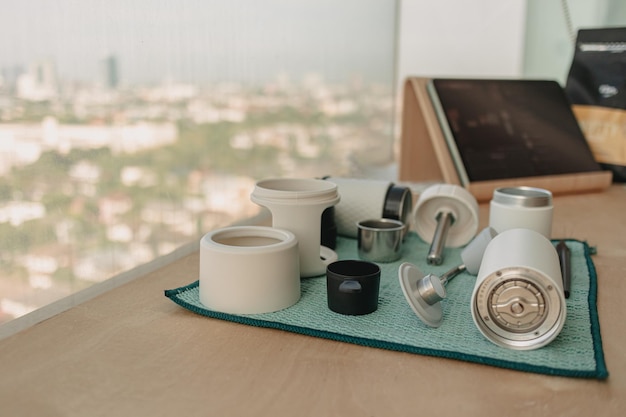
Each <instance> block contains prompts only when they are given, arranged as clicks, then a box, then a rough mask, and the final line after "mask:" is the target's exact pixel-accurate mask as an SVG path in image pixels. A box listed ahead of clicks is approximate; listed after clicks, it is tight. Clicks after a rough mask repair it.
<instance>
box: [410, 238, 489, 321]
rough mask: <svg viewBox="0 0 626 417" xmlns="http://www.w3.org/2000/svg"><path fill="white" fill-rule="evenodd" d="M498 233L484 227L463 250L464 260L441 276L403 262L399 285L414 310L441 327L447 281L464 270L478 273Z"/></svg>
mask: <svg viewBox="0 0 626 417" xmlns="http://www.w3.org/2000/svg"><path fill="white" fill-rule="evenodd" d="M495 236H496V232H495V230H494V229H492V228H490V227H487V228H485V229H483V230H482V231H481V232H480V233H479V234H478V235H476V237H475V238H474V239H472V241H471V242H470V243H469V244H468V245H467V246H466V247H465V248H464V249H463V251H462V252H461V260H462V261H463V263H462V264H461V265H459V266H456V267H454V268H452V269H450V270H449V271H447V272H446V273H444V274H443V275H441V276H440V277H439V276H437V275H435V274H427V275H425V274H424V273H422V271H420V270H419V268H417V267H416V266H415V265H413V264H411V263H409V262H404V263H403V264H402V265H400V268H399V269H398V278H399V280H400V286H401V287H402V292H403V293H404V297H405V298H406V301H407V302H408V303H409V306H411V309H412V310H413V312H414V313H415V314H416V315H417V317H419V318H420V320H422V321H423V322H424V324H426V325H427V326H430V327H439V326H440V325H441V321H442V318H443V308H442V306H441V300H443V299H444V298H446V297H447V292H446V285H447V284H448V283H449V282H450V281H451V280H452V278H454V277H455V276H457V275H458V274H459V273H461V272H463V271H467V272H468V273H470V274H472V275H476V274H477V273H478V270H479V269H480V264H481V261H482V258H483V254H484V252H485V249H486V248H487V245H488V244H489V242H491V240H492V239H493V238H494V237H495Z"/></svg>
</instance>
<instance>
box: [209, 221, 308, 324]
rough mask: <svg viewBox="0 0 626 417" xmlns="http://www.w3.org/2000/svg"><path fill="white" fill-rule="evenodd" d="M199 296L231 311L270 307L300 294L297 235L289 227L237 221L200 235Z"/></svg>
mask: <svg viewBox="0 0 626 417" xmlns="http://www.w3.org/2000/svg"><path fill="white" fill-rule="evenodd" d="M199 279H200V283H199V290H200V302H201V303H202V304H203V305H204V306H205V307H207V308H209V309H211V310H214V311H220V312H224V313H229V314H257V313H269V312H272V311H278V310H282V309H284V308H287V307H290V306H292V305H294V304H295V303H297V302H298V300H299V299H300V264H299V256H298V241H297V240H296V237H295V235H294V234H293V233H291V232H290V231H288V230H282V229H276V228H272V227H264V226H233V227H226V228H223V229H217V230H214V231H212V232H209V233H207V234H206V235H204V236H203V237H202V239H201V240H200V278H199Z"/></svg>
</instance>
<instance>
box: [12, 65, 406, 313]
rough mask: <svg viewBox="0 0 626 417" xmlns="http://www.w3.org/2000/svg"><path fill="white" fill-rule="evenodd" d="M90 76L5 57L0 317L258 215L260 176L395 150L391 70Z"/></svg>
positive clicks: (108, 72) (311, 173) (354, 165)
mask: <svg viewBox="0 0 626 417" xmlns="http://www.w3.org/2000/svg"><path fill="white" fill-rule="evenodd" d="M99 69H100V73H99V75H98V76H97V77H94V78H97V80H94V81H93V82H92V83H85V82H77V81H72V80H66V79H64V78H63V77H62V76H61V75H59V74H57V71H56V69H55V63H54V61H53V60H42V61H40V62H35V63H31V64H29V65H27V66H25V67H19V66H15V67H10V68H9V67H7V68H0V323H2V322H6V321H8V320H11V319H12V318H15V317H19V316H21V315H24V314H26V313H28V312H30V311H32V310H34V309H37V308H39V307H41V306H43V305H46V304H48V303H51V302H53V301H55V300H57V299H59V298H62V297H65V296H67V295H69V294H72V293H74V292H76V291H79V290H81V289H83V288H86V287H87V286H89V285H92V284H93V283H96V282H100V281H103V280H106V279H107V278H110V277H112V276H114V275H115V274H118V273H120V272H122V271H125V270H128V269H131V268H133V267H134V266H137V265H140V264H144V263H146V262H148V261H150V260H152V259H154V258H156V257H158V256H161V255H164V254H167V253H170V252H171V251H172V250H174V249H176V248H178V247H180V246H181V245H184V244H185V243H188V242H190V241H193V240H194V239H198V238H199V237H200V236H201V235H202V234H204V233H206V232H207V231H209V230H211V229H213V228H216V227H222V226H225V225H228V224H231V223H233V222H235V221H237V220H239V219H243V218H246V217H250V216H253V215H255V214H256V213H257V212H258V210H259V207H258V206H256V205H255V204H253V203H251V202H250V198H249V195H250V192H251V191H252V188H253V186H254V183H255V181H256V180H258V179H260V178H265V177H271V176H298V177H319V176H323V175H335V176H341V175H357V176H358V175H359V172H361V171H362V170H363V169H367V167H372V166H380V165H384V164H386V163H389V162H390V161H391V160H392V158H393V134H392V130H393V123H394V114H393V107H394V98H393V89H392V82H391V81H390V82H389V83H388V84H376V83H371V82H367V81H365V80H364V79H363V78H360V77H359V76H354V77H352V78H351V79H350V80H348V81H346V82H342V83H330V82H327V81H325V79H324V78H323V76H322V75H320V74H309V75H306V76H303V77H301V78H300V79H297V80H294V79H291V78H290V77H289V75H288V74H277V75H276V77H275V78H274V79H273V80H272V81H271V82H264V83H259V84H257V85H246V84H237V83H225V82H223V83H213V84H210V85H193V84H188V83H183V82H177V81H176V80H168V81H164V82H162V83H159V84H158V85H142V86H125V85H122V83H121V82H120V80H121V77H120V75H121V74H120V73H119V63H118V59H117V57H116V56H114V55H110V56H107V57H105V58H104V59H102V61H101V62H100V66H99Z"/></svg>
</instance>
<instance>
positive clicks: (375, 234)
mask: <svg viewBox="0 0 626 417" xmlns="http://www.w3.org/2000/svg"><path fill="white" fill-rule="evenodd" d="M357 228H358V234H357V241H358V248H359V257H360V258H361V259H363V260H366V261H370V262H393V261H397V260H398V259H400V257H401V255H402V238H403V235H404V223H402V222H401V221H399V220H392V219H369V220H362V221H360V222H358V223H357Z"/></svg>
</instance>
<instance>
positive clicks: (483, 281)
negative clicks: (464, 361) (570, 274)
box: [471, 229, 566, 350]
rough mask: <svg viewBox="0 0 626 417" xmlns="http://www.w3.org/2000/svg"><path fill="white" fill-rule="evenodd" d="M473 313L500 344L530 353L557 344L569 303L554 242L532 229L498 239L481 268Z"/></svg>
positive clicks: (512, 231)
mask: <svg viewBox="0 0 626 417" xmlns="http://www.w3.org/2000/svg"><path fill="white" fill-rule="evenodd" d="M471 311H472V318H473V319H474V323H475V324H476V327H478V330H480V332H481V333H482V334H483V335H484V336H485V337H486V338H487V339H488V340H490V341H492V342H493V343H495V344H497V345H500V346H504V347H507V348H511V349H518V350H530V349H536V348H539V347H542V346H545V345H547V344H548V343H550V342H551V341H552V340H554V338H555V337H556V336H557V335H558V334H559V333H560V331H561V329H562V328H563V324H564V323H565V317H566V305H565V296H564V294H563V282H562V277H561V269H560V264H559V258H558V255H557V252H556V249H555V248H554V246H553V245H552V243H551V242H550V241H549V240H548V239H547V238H546V237H545V236H543V235H542V234H540V233H538V232H536V231H534V230H530V229H510V230H506V231H504V232H502V233H500V234H498V235H497V236H496V237H494V238H493V240H492V241H491V242H490V243H489V245H488V246H487V248H486V249H485V253H484V255H483V259H482V262H481V264H480V269H479V271H478V276H477V279H476V285H475V287H474V291H473V293H472V300H471Z"/></svg>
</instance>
